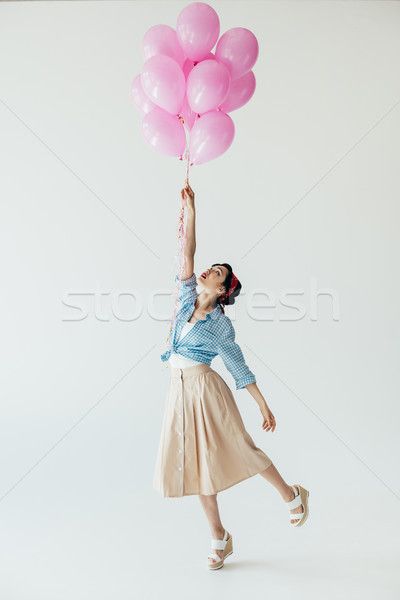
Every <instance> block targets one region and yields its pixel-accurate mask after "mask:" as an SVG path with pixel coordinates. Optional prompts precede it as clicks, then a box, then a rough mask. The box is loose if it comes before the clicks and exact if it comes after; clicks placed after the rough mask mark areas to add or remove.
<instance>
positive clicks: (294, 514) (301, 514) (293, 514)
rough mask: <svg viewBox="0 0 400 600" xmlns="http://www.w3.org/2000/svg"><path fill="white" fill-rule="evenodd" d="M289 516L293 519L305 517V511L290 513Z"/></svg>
mask: <svg viewBox="0 0 400 600" xmlns="http://www.w3.org/2000/svg"><path fill="white" fill-rule="evenodd" d="M289 517H290V518H291V519H301V518H302V517H304V513H290V515H289Z"/></svg>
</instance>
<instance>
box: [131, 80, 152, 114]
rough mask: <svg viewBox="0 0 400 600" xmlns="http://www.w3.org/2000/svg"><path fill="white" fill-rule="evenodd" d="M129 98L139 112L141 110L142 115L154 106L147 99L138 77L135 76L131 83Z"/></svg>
mask: <svg viewBox="0 0 400 600" xmlns="http://www.w3.org/2000/svg"><path fill="white" fill-rule="evenodd" d="M131 97H132V100H133V101H134V103H135V104H136V106H137V107H138V108H139V110H141V111H142V112H143V113H144V114H147V113H148V112H150V111H151V110H153V108H155V106H156V105H155V104H153V102H152V101H151V100H150V99H149V97H148V95H147V94H145V92H144V90H143V87H142V83H141V81H140V75H136V77H135V79H134V80H133V81H132V87H131Z"/></svg>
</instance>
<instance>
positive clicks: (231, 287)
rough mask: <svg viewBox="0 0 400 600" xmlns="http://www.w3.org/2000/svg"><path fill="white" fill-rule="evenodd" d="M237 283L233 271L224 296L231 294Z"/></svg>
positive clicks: (227, 296)
mask: <svg viewBox="0 0 400 600" xmlns="http://www.w3.org/2000/svg"><path fill="white" fill-rule="evenodd" d="M237 283H238V278H237V277H236V275H235V273H232V281H231V285H230V288H229V290H228V291H227V292H225V294H224V298H229V296H230V295H231V294H232V292H233V290H234V289H235V287H236V286H237Z"/></svg>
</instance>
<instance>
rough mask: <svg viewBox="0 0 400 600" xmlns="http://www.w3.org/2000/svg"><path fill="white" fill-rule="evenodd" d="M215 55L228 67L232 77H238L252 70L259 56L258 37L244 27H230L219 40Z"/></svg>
mask: <svg viewBox="0 0 400 600" xmlns="http://www.w3.org/2000/svg"><path fill="white" fill-rule="evenodd" d="M215 56H216V57H217V60H219V61H220V62H222V63H224V64H225V65H226V66H227V67H228V69H229V71H230V74H231V76H232V79H237V78H238V77H241V76H242V75H244V74H245V73H247V71H250V69H251V68H252V67H253V66H254V63H255V62H256V60H257V58H258V42H257V38H256V36H255V35H254V33H252V32H251V31H250V30H249V29H245V28H244V27H234V28H233V29H228V31H226V32H225V33H224V34H223V35H222V36H221V37H220V39H219V40H218V44H217V48H216V50H215Z"/></svg>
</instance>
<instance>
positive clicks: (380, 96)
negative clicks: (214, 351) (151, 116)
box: [0, 1, 400, 600]
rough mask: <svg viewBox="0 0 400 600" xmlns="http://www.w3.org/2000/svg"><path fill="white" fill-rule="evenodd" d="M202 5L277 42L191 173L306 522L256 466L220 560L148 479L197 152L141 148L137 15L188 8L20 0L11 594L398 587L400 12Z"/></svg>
mask: <svg viewBox="0 0 400 600" xmlns="http://www.w3.org/2000/svg"><path fill="white" fill-rule="evenodd" d="M210 3H211V4H212V5H213V6H214V7H215V8H216V9H217V11H218V13H219V16H220V19H221V26H222V31H224V30H226V29H228V28H230V27H233V26H238V25H240V26H244V27H248V28H250V29H252V30H253V31H254V33H255V34H256V35H257V37H258V39H259V42H260V56H259V60H258V62H257V64H256V67H255V73H256V77H257V90H256V94H255V96H254V97H253V99H252V100H251V102H250V103H249V104H248V105H247V106H246V107H244V108H242V109H241V110H240V111H237V112H234V113H232V117H233V118H234V120H235V123H236V127H237V131H236V138H235V140H234V143H233V145H232V147H231V148H230V149H229V150H228V152H227V153H226V154H225V155H224V156H223V157H220V158H219V159H217V160H215V161H213V162H210V163H208V164H205V165H201V166H199V167H197V168H194V169H193V171H192V175H191V184H192V186H193V188H194V190H195V192H196V200H197V209H198V218H197V227H198V230H197V248H198V251H197V256H196V265H195V267H196V272H197V273H198V272H199V271H200V270H202V269H204V268H206V267H207V266H209V265H210V264H211V263H213V262H217V261H220V262H222V261H224V262H225V261H226V262H229V263H230V264H232V266H233V268H234V270H235V272H236V273H237V274H238V276H239V278H240V280H241V281H242V284H243V294H242V295H241V296H240V297H239V300H238V302H237V305H236V306H237V307H236V308H235V311H234V312H231V313H229V314H230V316H231V317H232V319H233V321H234V324H235V328H236V331H237V339H238V342H239V343H240V345H241V347H242V349H243V352H244V354H245V357H246V360H247V362H248V364H249V366H250V368H251V369H252V370H253V371H254V372H255V374H256V377H257V381H258V385H259V387H260V389H261V391H262V392H263V393H264V395H265V397H266V399H267V401H268V403H269V405H270V407H271V409H272V411H273V412H274V414H275V416H276V419H277V429H276V431H275V432H274V433H271V432H269V433H265V432H263V431H262V429H261V421H262V419H261V415H260V413H259V410H258V407H257V405H256V404H255V402H253V399H252V398H251V396H250V395H249V394H248V392H247V391H246V390H241V391H239V392H235V397H236V399H237V402H238V405H239V408H240V410H241V413H242V416H243V418H244V420H245V423H246V427H247V429H248V431H249V432H250V434H251V435H252V436H253V438H254V440H255V441H256V443H257V445H259V446H260V447H261V448H263V449H264V451H265V452H266V453H267V454H268V455H269V456H271V458H272V460H273V461H274V463H275V464H276V466H277V468H278V469H279V470H280V471H281V473H282V475H283V476H284V477H285V478H286V479H287V481H288V483H301V484H302V485H304V486H305V487H306V488H307V489H309V490H310V510H311V514H310V519H309V521H308V522H307V524H306V525H305V526H304V527H302V528H299V529H298V530H297V529H291V528H290V526H289V518H288V511H287V508H286V506H285V505H284V504H283V502H282V500H281V499H280V497H278V494H277V493H276V492H275V490H274V489H273V488H271V487H269V486H268V484H267V483H266V482H265V481H264V480H263V479H262V478H261V477H259V476H255V477H253V478H250V479H248V480H246V481H245V482H242V483H240V484H238V485H237V486H234V487H232V488H230V489H229V490H226V491H224V492H222V493H221V494H220V495H219V499H220V508H221V513H222V520H223V523H224V525H225V526H226V527H227V528H228V530H230V531H232V533H233V536H234V554H233V555H232V557H230V559H228V560H227V562H226V564H225V567H224V569H222V570H221V571H217V572H215V573H211V572H209V571H208V570H207V569H206V555H207V553H208V551H209V549H210V548H209V537H210V535H209V530H208V525H207V522H206V519H205V516H204V514H203V513H202V512H201V506H200V502H199V500H198V498H196V497H195V496H190V497H184V498H177V499H164V498H162V497H161V496H159V495H158V494H157V492H155V491H154V490H153V489H152V485H151V481H152V475H153V466H154V461H155V455H156V450H157V445H158V439H159V432H160V427H161V419H162V410H163V406H164V399H165V395H166V389H167V384H168V370H167V368H166V367H165V364H164V363H162V362H161V361H160V358H159V355H160V354H161V352H162V351H163V350H164V349H165V344H164V341H165V338H166V335H167V331H168V321H167V320H168V318H169V315H170V313H171V302H172V299H171V296H170V295H169V294H170V292H171V290H172V287H173V275H174V268H175V264H174V255H175V252H176V221H177V216H178V210H179V205H180V201H179V190H180V187H181V185H182V183H183V179H184V165H183V164H182V163H181V162H179V161H178V160H174V159H172V158H167V157H163V156H161V155H158V154H157V153H156V152H154V151H153V150H152V149H151V148H150V147H149V146H147V145H146V144H145V142H144V141H143V139H142V137H141V133H140V129H139V121H138V114H137V112H136V110H135V108H134V107H133V106H132V103H131V100H130V97H129V89H130V83H131V80H132V79H133V77H134V75H136V74H137V73H138V72H139V71H140V68H141V65H142V57H141V39H142V36H143V34H144V32H145V31H146V30H147V29H148V28H149V27H150V26H151V25H154V24H157V23H168V24H170V25H174V24H175V19H176V16H177V14H178V12H179V11H180V10H181V8H182V7H183V6H184V5H185V4H186V3H182V2H169V1H163V2H148V1H146V2H145V1H142V2H140V1H136V2H129V1H127V2H123V1H122V2H96V1H95V2H15V3H13V2H8V3H6V2H4V3H1V5H0V87H1V91H0V127H1V145H0V151H1V166H2V169H1V171H2V175H1V180H0V186H1V235H0V244H1V258H2V269H1V284H2V285H1V287H2V293H1V298H0V302H1V315H2V335H1V338H0V348H1V421H0V422H1V436H0V461H1V480H0V484H1V494H0V497H1V499H0V520H1V521H0V522H1V543H0V547H1V556H0V558H1V564H2V571H3V577H2V578H1V579H2V580H1V584H0V587H1V596H2V597H3V598H6V599H7V600H33V599H35V600H36V599H40V600H47V599H51V600H54V599H55V598H57V600H61V599H64V598H65V599H67V598H68V599H70V598H74V600H81V599H82V600H83V599H85V600H86V599H87V598H96V599H98V600H101V599H103V598H104V599H106V598H107V599H108V598H110V597H111V595H113V596H116V597H118V598H120V599H125V598H133V597H134V598H141V599H146V600H147V599H151V600H158V599H159V598H168V599H169V598H171V599H172V598H173V599H174V600H178V599H183V598H186V597H187V596H189V597H191V598H194V599H197V598H204V597H206V595H207V597H216V596H217V594H222V593H223V594H224V595H225V594H226V595H228V594H229V596H230V598H232V599H236V598H237V599H239V598H242V597H243V594H244V593H246V592H248V589H249V586H250V585H251V587H252V591H254V592H256V595H257V597H261V595H262V594H269V595H270V597H272V594H273V597H274V598H275V599H281V598H284V599H286V598H287V599H289V598H293V597H294V595H295V594H299V597H305V595H306V594H307V595H308V598H311V597H316V598H317V597H318V598H319V597H320V596H321V594H323V596H324V598H326V599H329V600H330V599H334V598H335V599H336V598H346V600H349V599H359V598H361V597H363V598H364V600H365V599H369V598H371V599H372V598H374V599H375V598H376V595H377V593H379V597H380V598H384V599H385V600H391V599H394V598H398V593H399V586H398V580H397V581H396V576H395V566H396V562H395V557H396V554H397V553H398V550H399V526H398V524H397V522H398V509H399V500H400V482H399V470H398V458H399V441H398V419H399V407H398V361H399V347H398V340H399V318H398V310H399V308H398V304H399V303H398V298H399V292H400V286H399V280H398V256H399V241H398V232H397V229H398V220H399V216H400V215H399V207H398V198H399V192H400V185H399V179H398V155H399V125H400V105H399V103H400V82H399V78H398V72H399V67H400V64H399V63H400V61H399V57H400V37H399V26H400V5H399V3H398V2H385V1H383V2H374V1H371V2H369V1H368V2H367V1H366V2H333V1H327V2H318V1H310V2H302V1H301V2H267V1H258V2H250V1H247V2H240V1H221V2H210ZM318 291H319V292H324V291H325V292H328V293H329V294H330V295H331V297H329V296H326V295H325V296H324V295H319V296H317V295H316V294H317V293H318ZM255 292H261V295H257V296H254V293H255ZM293 292H295V293H296V294H297V295H295V296H289V297H288V296H287V294H290V293H293ZM120 293H122V294H132V295H133V296H129V295H125V296H121V297H119V298H118V294H120ZM71 294H79V295H78V296H74V297H72V296H71ZM266 294H268V295H269V297H268V298H267V296H266ZM285 295H286V296H285ZM285 297H286V300H285ZM284 302H286V303H289V304H292V305H293V304H295V303H296V304H299V305H301V308H300V310H299V311H296V310H295V309H293V308H289V307H285V306H284V305H283V303H284ZM266 303H269V305H270V308H266V307H264V308H262V307H261V308H260V307H259V308H255V305H264V306H266ZM66 304H73V305H75V306H80V307H81V310H79V309H73V308H71V307H69V306H67V305H66ZM274 304H275V305H276V306H275V308H273V307H271V306H272V305H274ZM113 306H114V310H112V308H113ZM113 313H114V314H113ZM77 317H79V318H81V317H82V318H81V319H80V320H77ZM124 317H125V318H128V319H129V318H130V319H131V320H123V318H124ZM71 319H72V320H71ZM213 367H214V368H216V369H217V370H218V371H219V372H220V373H221V374H222V375H223V376H224V377H225V378H226V380H227V382H228V383H229V384H230V385H231V386H233V380H232V378H231V376H230V375H229V373H227V371H226V370H225V368H224V366H223V364H222V362H220V359H219V358H218V359H216V360H215V362H214V363H213ZM217 573H219V575H218V574H217ZM210 578H212V581H211V579H210Z"/></svg>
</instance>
